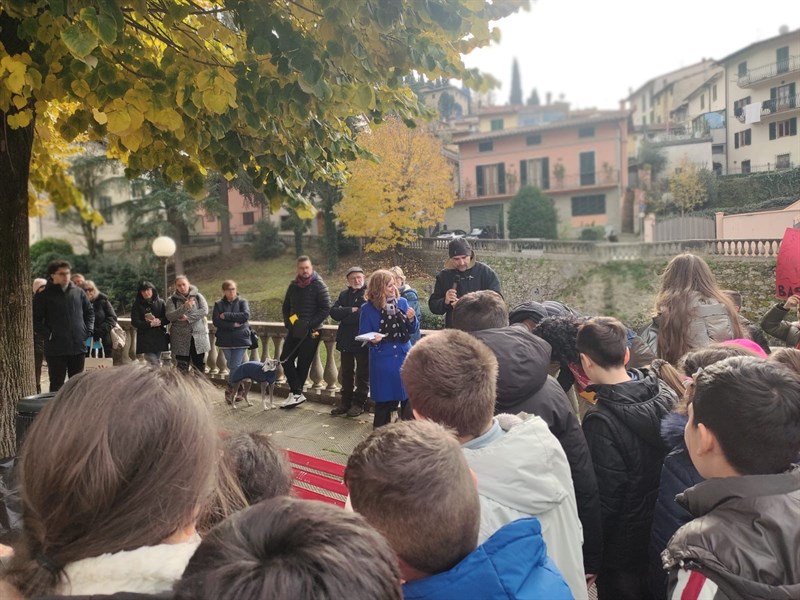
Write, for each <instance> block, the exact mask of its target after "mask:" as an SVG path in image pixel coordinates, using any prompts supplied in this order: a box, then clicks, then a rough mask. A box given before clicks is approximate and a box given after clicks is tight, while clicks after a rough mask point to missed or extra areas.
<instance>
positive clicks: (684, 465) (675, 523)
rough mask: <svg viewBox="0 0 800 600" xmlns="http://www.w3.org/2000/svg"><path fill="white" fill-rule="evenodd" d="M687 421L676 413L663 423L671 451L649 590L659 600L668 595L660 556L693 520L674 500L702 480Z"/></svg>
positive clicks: (663, 481) (664, 469)
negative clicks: (689, 441) (689, 442)
mask: <svg viewBox="0 0 800 600" xmlns="http://www.w3.org/2000/svg"><path fill="white" fill-rule="evenodd" d="M688 420H689V417H688V416H687V415H683V414H678V413H674V412H673V413H670V414H668V415H667V416H666V417H664V420H663V421H662V422H661V437H662V438H663V440H664V442H665V443H666V444H667V447H668V448H672V450H671V451H670V453H669V454H667V456H666V458H664V466H663V467H662V468H661V481H660V483H659V484H658V497H657V499H656V508H655V511H654V513H653V528H652V531H651V534H650V551H649V554H650V590H651V591H652V592H653V594H654V595H655V597H656V598H665V597H666V595H667V573H666V571H664V567H663V566H662V564H661V553H662V552H663V551H664V548H666V547H667V543H668V542H669V540H670V538H671V537H672V536H673V535H674V534H675V532H676V531H678V529H680V528H681V527H682V526H683V525H685V524H686V523H688V522H689V521H691V520H692V515H691V514H690V513H689V511H687V510H686V509H685V508H684V507H683V506H681V505H680V504H678V503H677V502H676V501H675V497H676V496H677V495H678V494H682V493H683V492H684V491H685V490H686V489H688V488H690V487H692V486H693V485H696V484H698V483H700V482H701V481H703V478H702V477H701V476H700V473H698V472H697V469H696V468H695V467H694V465H693V464H692V459H691V458H690V457H689V451H688V450H687V449H686V443H685V442H684V441H683V430H684V428H685V427H686V422H687V421H688Z"/></svg>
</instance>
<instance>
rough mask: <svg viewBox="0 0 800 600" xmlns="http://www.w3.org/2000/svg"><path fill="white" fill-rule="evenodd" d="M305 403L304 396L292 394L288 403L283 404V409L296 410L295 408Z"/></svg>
mask: <svg viewBox="0 0 800 600" xmlns="http://www.w3.org/2000/svg"><path fill="white" fill-rule="evenodd" d="M305 401H306V397H305V396H304V395H303V394H292V395H291V396H289V397H288V398H287V399H286V402H284V403H283V404H281V408H294V407H295V406H300V405H301V404H302V403H303V402H305Z"/></svg>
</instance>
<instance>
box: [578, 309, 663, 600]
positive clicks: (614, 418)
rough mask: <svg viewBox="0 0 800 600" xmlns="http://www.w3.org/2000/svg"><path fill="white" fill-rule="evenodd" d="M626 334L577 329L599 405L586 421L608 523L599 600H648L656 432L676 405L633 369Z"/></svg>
mask: <svg viewBox="0 0 800 600" xmlns="http://www.w3.org/2000/svg"><path fill="white" fill-rule="evenodd" d="M627 337H628V332H627V329H626V328H625V326H624V325H623V324H622V323H620V322H619V321H618V320H616V319H613V318H610V317H594V318H592V319H588V320H587V321H585V322H584V323H583V324H581V325H580V327H579V329H578V336H577V340H576V345H577V349H578V352H579V353H580V360H581V364H582V366H583V370H584V372H585V373H586V375H587V376H588V378H589V380H590V381H591V385H589V386H588V387H587V390H588V391H590V392H595V402H596V404H595V405H594V406H593V407H592V408H590V409H589V411H588V412H587V413H586V416H585V417H584V419H583V432H584V434H585V435H586V441H587V442H588V444H589V451H590V452H591V456H592V461H593V463H594V469H595V473H596V474H597V485H598V488H599V490H600V507H601V511H602V517H603V562H602V564H601V567H600V572H599V574H598V577H597V593H598V598H599V600H649V599H650V598H651V597H652V596H651V595H650V591H649V589H648V585H647V568H648V564H647V549H648V544H649V540H650V529H651V526H652V522H653V511H654V509H655V503H656V496H657V494H658V483H659V476H660V474H661V464H662V462H663V460H664V456H665V455H666V453H667V447H666V445H665V444H664V442H663V440H662V438H661V433H660V431H659V426H660V423H661V420H662V419H663V418H664V417H665V416H666V415H667V414H669V412H670V411H671V410H672V407H673V405H674V404H675V402H676V401H677V397H676V396H675V393H674V392H673V391H672V389H670V388H669V387H668V386H667V385H666V384H665V383H663V382H662V381H661V380H660V379H658V377H657V376H656V375H655V373H653V372H648V371H646V370H636V369H628V370H626V368H625V364H626V363H627V362H628V358H629V355H630V350H629V349H628V347H627Z"/></svg>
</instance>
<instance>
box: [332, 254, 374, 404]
mask: <svg viewBox="0 0 800 600" xmlns="http://www.w3.org/2000/svg"><path fill="white" fill-rule="evenodd" d="M366 292H367V286H366V284H365V283H364V270H363V269H362V268H361V267H351V268H350V269H348V271H347V289H345V290H344V291H343V292H342V293H341V294H339V298H338V299H337V300H336V302H334V303H333V308H331V317H333V319H334V320H335V321H338V322H339V329H338V331H337V332H336V349H337V350H338V351H339V353H340V354H341V357H342V367H341V369H339V373H340V374H341V375H342V391H341V394H342V402H341V404H339V405H338V406H336V407H334V408H333V409H332V410H331V414H332V415H345V414H346V415H347V416H348V417H357V416H358V415H360V414H361V413H363V412H364V406H365V405H366V403H367V392H368V391H369V348H367V347H366V346H365V345H363V344H362V343H361V342H357V341H356V339H355V338H356V336H357V335H358V321H359V315H360V313H359V311H358V309H359V308H361V305H362V304H364V302H366V298H365V294H366Z"/></svg>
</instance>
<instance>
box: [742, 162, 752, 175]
mask: <svg viewBox="0 0 800 600" xmlns="http://www.w3.org/2000/svg"><path fill="white" fill-rule="evenodd" d="M749 172H750V161H749V160H743V161H742V173H749Z"/></svg>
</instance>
